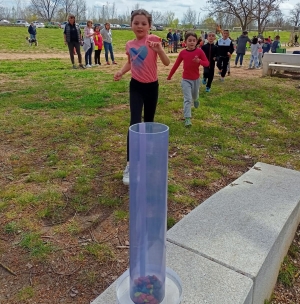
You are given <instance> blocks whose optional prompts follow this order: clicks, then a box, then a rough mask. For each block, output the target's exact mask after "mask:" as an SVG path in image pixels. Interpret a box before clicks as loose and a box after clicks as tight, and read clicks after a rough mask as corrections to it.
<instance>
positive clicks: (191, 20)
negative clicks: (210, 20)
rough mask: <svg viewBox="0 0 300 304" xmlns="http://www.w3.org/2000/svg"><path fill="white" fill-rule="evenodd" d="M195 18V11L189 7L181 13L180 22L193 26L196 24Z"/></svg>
mask: <svg viewBox="0 0 300 304" xmlns="http://www.w3.org/2000/svg"><path fill="white" fill-rule="evenodd" d="M196 20H197V17H196V11H195V10H192V9H191V8H190V7H189V8H188V9H187V11H186V12H185V13H184V14H183V19H182V23H183V24H186V25H188V26H189V27H193V26H194V25H195V24H196Z"/></svg>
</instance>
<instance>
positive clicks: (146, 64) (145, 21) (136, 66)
mask: <svg viewBox="0 0 300 304" xmlns="http://www.w3.org/2000/svg"><path fill="white" fill-rule="evenodd" d="M151 24H152V16H151V15H150V14H149V13H148V12H147V11H146V10H144V9H138V10H135V11H133V12H132V13H131V28H132V30H133V32H134V34H135V36H136V38H135V39H133V40H130V41H128V42H127V43H126V55H127V58H128V59H127V62H126V63H125V65H124V66H123V67H122V68H121V70H119V71H118V72H117V73H116V74H115V75H114V80H115V81H118V80H120V79H121V78H122V76H123V75H124V74H125V73H127V72H129V71H130V70H131V75H132V78H131V80H130V85H129V103H130V125H134V124H137V123H140V122H141V121H142V111H143V107H144V122H153V121H154V116H155V111H156V105H157V100H158V76H157V56H159V58H160V60H161V62H162V63H163V64H164V65H165V66H167V65H169V64H170V59H169V58H168V56H167V55H166V53H165V52H164V49H163V47H162V44H161V38H160V37H158V36H156V35H149V34H148V33H149V30H150V28H151ZM123 183H124V184H125V185H129V133H127V165H126V167H125V170H124V172H123Z"/></svg>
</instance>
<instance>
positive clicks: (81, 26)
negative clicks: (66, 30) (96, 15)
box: [79, 22, 87, 28]
mask: <svg viewBox="0 0 300 304" xmlns="http://www.w3.org/2000/svg"><path fill="white" fill-rule="evenodd" d="M86 26H87V22H79V27H80V28H85V27H86Z"/></svg>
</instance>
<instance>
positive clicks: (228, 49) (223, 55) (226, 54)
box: [216, 30, 234, 81]
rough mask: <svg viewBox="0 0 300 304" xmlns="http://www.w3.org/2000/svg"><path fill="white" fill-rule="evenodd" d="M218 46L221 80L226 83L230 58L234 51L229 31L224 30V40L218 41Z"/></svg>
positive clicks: (218, 65) (218, 64)
mask: <svg viewBox="0 0 300 304" xmlns="http://www.w3.org/2000/svg"><path fill="white" fill-rule="evenodd" d="M216 45H217V46H218V58H219V59H218V62H217V67H218V69H219V75H221V78H220V80H221V81H224V79H225V75H226V73H227V66H228V62H229V60H230V57H231V55H232V53H233V51H234V47H233V43H232V41H231V40H230V39H229V30H224V31H223V35H222V38H220V39H218V41H217V43H216Z"/></svg>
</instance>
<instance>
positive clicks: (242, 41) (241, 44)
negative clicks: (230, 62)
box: [234, 31, 251, 68]
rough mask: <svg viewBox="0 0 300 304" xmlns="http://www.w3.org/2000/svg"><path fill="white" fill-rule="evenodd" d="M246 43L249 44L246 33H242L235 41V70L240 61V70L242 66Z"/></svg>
mask: <svg viewBox="0 0 300 304" xmlns="http://www.w3.org/2000/svg"><path fill="white" fill-rule="evenodd" d="M247 42H249V43H251V40H250V38H249V37H248V32H247V31H244V32H243V34H242V35H241V36H240V37H239V38H238V39H237V47H236V58H235V66H234V67H235V68H237V66H238V65H237V64H238V61H239V59H240V68H241V67H242V66H243V59H244V55H245V54H246V45H247Z"/></svg>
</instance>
